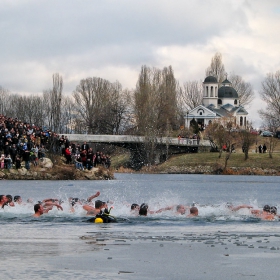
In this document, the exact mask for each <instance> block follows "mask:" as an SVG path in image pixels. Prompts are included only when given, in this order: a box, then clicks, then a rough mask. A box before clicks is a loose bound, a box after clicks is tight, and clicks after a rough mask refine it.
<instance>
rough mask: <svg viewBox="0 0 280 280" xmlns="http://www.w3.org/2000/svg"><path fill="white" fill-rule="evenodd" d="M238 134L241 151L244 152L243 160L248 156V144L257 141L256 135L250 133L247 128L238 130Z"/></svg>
mask: <svg viewBox="0 0 280 280" xmlns="http://www.w3.org/2000/svg"><path fill="white" fill-rule="evenodd" d="M239 135H240V141H241V145H242V151H243V153H244V156H245V160H247V159H248V158H249V149H250V146H251V145H252V144H254V143H255V142H256V141H257V135H254V134H251V133H250V131H249V130H242V131H240V132H239Z"/></svg>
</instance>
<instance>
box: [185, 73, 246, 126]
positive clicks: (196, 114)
mask: <svg viewBox="0 0 280 280" xmlns="http://www.w3.org/2000/svg"><path fill="white" fill-rule="evenodd" d="M247 115H248V112H247V111H246V110H245V109H244V108H243V107H242V106H240V104H239V97H238V93H237V91H236V90H235V89H234V88H233V87H232V85H231V82H230V81H228V80H227V79H225V80H224V81H223V82H222V84H221V86H220V87H219V83H218V81H217V79H216V78H215V77H213V76H208V77H206V78H205V80H204V82H203V99H202V104H201V105H199V106H197V107H196V108H194V109H192V110H190V111H188V112H187V114H186V116H185V127H186V128H189V127H190V123H191V121H193V120H195V121H196V122H197V123H198V125H199V126H200V127H201V128H204V127H205V126H207V125H208V124H209V123H211V122H213V121H214V120H215V119H219V118H222V117H234V119H235V125H236V127H239V128H246V127H247Z"/></svg>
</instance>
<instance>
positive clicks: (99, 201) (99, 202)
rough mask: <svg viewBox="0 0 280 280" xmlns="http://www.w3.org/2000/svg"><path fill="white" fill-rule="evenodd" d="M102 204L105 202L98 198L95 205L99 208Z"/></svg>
mask: <svg viewBox="0 0 280 280" xmlns="http://www.w3.org/2000/svg"><path fill="white" fill-rule="evenodd" d="M102 205H103V202H102V201H101V200H96V201H95V204H94V207H95V208H97V209H99V208H101V207H102Z"/></svg>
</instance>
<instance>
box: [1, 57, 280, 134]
mask: <svg viewBox="0 0 280 280" xmlns="http://www.w3.org/2000/svg"><path fill="white" fill-rule="evenodd" d="M205 75H206V76H209V75H211V76H214V77H216V78H217V80H218V82H219V83H220V84H221V83H222V81H223V80H224V79H226V78H227V79H228V80H230V81H231V83H232V86H233V87H234V88H235V89H236V91H237V93H238V94H239V97H240V105H241V106H243V107H247V106H248V105H250V103H251V102H252V100H253V98H254V91H253V87H252V85H251V84H250V83H248V82H245V81H244V80H243V78H242V77H241V76H239V75H236V74H234V73H231V74H229V75H227V73H226V70H225V66H224V64H223V62H222V55H221V54H220V53H216V54H215V55H214V57H213V58H212V59H211V63H210V65H209V67H207V69H206V70H205ZM260 95H261V97H262V99H263V100H264V101H265V102H266V104H267V108H265V109H262V110H261V111H260V112H259V113H260V116H261V117H262V118H263V120H264V122H265V123H267V124H269V125H270V126H274V127H275V126H279V122H280V117H279V116H280V71H278V72H276V74H272V73H270V74H268V75H267V77H266V78H265V80H264V81H263V83H262V91H261V92H260ZM202 98H203V91H202V81H186V82H185V83H183V85H180V84H179V82H178V80H176V78H175V74H174V71H173V69H172V67H171V66H169V67H164V68H163V69H158V68H155V67H148V66H146V65H144V66H142V67H141V70H140V73H139V76H138V80H137V83H136V86H135V88H134V89H131V90H128V89H123V88H122V85H121V84H120V83H119V82H118V81H116V82H110V81H108V80H106V79H103V78H100V77H88V78H85V79H82V80H81V81H80V83H79V84H78V85H77V86H76V88H75V90H74V91H73V93H72V95H66V94H64V93H63V77H62V76H61V75H60V74H59V73H55V74H53V76H52V87H51V88H50V89H46V90H44V91H43V93H42V94H37V95H34V94H33V95H20V94H15V93H11V92H10V91H9V90H7V89H4V88H2V87H0V114H3V115H5V116H13V117H17V118H18V119H20V120H24V121H26V122H28V123H31V124H32V123H36V124H37V125H40V126H42V127H46V128H48V129H50V130H52V131H55V132H57V133H89V134H134V135H144V136H147V137H148V138H151V139H153V138H154V137H160V136H170V135H172V133H173V132H174V131H176V130H178V129H179V128H180V126H182V125H183V124H184V116H185V113H186V111H187V110H191V109H193V108H195V107H196V106H198V105H199V104H202Z"/></svg>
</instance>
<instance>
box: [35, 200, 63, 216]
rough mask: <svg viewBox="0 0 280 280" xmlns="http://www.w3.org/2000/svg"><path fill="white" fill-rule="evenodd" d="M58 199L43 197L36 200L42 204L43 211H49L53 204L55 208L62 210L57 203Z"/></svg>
mask: <svg viewBox="0 0 280 280" xmlns="http://www.w3.org/2000/svg"><path fill="white" fill-rule="evenodd" d="M57 201H58V199H49V198H48V199H44V200H43V201H38V204H41V205H42V206H43V209H44V211H46V212H45V213H47V212H49V211H50V210H52V209H53V206H55V207H56V208H57V209H59V210H62V211H63V208H62V206H61V205H60V204H59V203H57Z"/></svg>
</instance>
